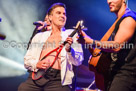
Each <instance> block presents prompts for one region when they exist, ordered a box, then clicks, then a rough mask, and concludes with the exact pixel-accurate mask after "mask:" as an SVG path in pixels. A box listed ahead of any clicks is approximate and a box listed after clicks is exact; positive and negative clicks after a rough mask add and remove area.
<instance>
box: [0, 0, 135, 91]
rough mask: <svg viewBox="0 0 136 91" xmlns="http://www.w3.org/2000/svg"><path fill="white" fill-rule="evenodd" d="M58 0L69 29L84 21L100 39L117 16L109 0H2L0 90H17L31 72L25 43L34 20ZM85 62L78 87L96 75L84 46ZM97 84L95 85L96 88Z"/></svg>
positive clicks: (131, 4)
mask: <svg viewBox="0 0 136 91" xmlns="http://www.w3.org/2000/svg"><path fill="white" fill-rule="evenodd" d="M128 1H129V3H128V6H129V8H130V9H132V10H134V11H136V7H135V6H136V1H135V0H128ZM56 2H62V3H65V4H66V7H67V10H66V11H67V23H66V28H68V29H71V28H73V26H75V25H76V23H77V21H78V20H84V25H85V26H86V27H87V28H88V31H86V33H87V34H88V35H90V36H91V37H92V38H94V39H95V40H100V39H101V38H102V36H103V35H104V34H105V32H106V31H107V30H108V29H109V28H110V26H111V25H112V24H113V22H114V20H115V19H116V16H115V15H114V14H113V13H110V12H109V7H108V5H107V1H106V0H0V18H1V22H0V34H3V35H5V36H6V39H5V40H0V90H1V91H17V88H18V85H19V84H20V83H21V82H23V81H24V80H25V79H26V78H27V76H28V74H27V72H26V70H25V69H24V66H23V57H24V55H25V53H26V44H27V43H28V41H29V38H30V37H31V35H32V32H33V29H34V27H35V26H34V25H33V22H34V21H38V20H44V16H45V14H46V11H47V9H48V8H49V7H50V5H52V4H53V3H56ZM83 49H84V58H85V60H84V62H83V65H81V66H80V67H78V68H77V74H76V82H75V83H76V86H78V87H84V88H86V87H88V86H89V85H90V84H91V82H92V81H93V80H94V75H93V73H92V72H90V71H89V70H88V58H89V56H90V53H89V51H88V50H87V49H86V48H85V47H84V46H83ZM93 87H94V86H92V88H93Z"/></svg>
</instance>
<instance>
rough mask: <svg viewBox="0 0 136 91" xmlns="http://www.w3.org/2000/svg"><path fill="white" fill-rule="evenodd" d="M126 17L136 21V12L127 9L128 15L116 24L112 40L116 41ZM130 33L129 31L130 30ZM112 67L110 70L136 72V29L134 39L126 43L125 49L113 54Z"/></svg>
mask: <svg viewBox="0 0 136 91" xmlns="http://www.w3.org/2000/svg"><path fill="white" fill-rule="evenodd" d="M126 17H132V18H133V19H134V20H135V21H136V12H134V11H132V10H130V9H128V8H127V9H126V13H125V14H124V15H123V16H122V18H121V20H120V21H119V22H118V23H117V24H116V26H115V29H114V32H113V33H112V36H111V37H112V40H113V39H114V37H115V35H116V33H117V31H118V28H119V24H120V23H121V21H122V20H123V19H125V18H126ZM128 31H129V30H128ZM111 60H112V62H111V66H110V69H111V70H113V71H116V72H117V71H118V70H128V71H133V72H135V71H136V29H135V33H134V35H133V36H132V38H131V39H130V40H129V41H128V42H127V43H125V45H124V46H123V48H122V49H121V50H120V51H119V52H118V53H111Z"/></svg>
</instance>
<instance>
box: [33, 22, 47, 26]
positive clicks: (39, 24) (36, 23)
mask: <svg viewBox="0 0 136 91" xmlns="http://www.w3.org/2000/svg"><path fill="white" fill-rule="evenodd" d="M43 23H44V26H47V24H46V23H45V22H43ZM33 25H36V26H37V25H38V26H43V24H42V23H40V22H38V21H37V22H33Z"/></svg>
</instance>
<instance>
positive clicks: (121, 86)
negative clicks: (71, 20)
mask: <svg viewBox="0 0 136 91" xmlns="http://www.w3.org/2000/svg"><path fill="white" fill-rule="evenodd" d="M107 3H108V5H109V8H110V11H111V12H114V13H115V14H116V16H117V18H118V16H119V15H120V14H121V13H122V12H124V11H125V13H124V15H123V16H122V17H121V19H120V20H119V21H118V22H117V23H116V26H115V28H114V31H113V33H112V35H111V37H112V40H111V41H107V40H105V41H98V40H94V39H92V38H91V37H89V36H88V35H87V34H85V32H83V31H82V32H81V35H82V36H83V37H82V38H81V37H78V41H79V42H80V43H87V44H91V45H92V47H93V48H96V47H97V48H99V49H100V50H101V52H105V53H107V54H109V55H110V57H109V56H107V58H110V66H109V68H108V71H107V74H106V77H107V78H108V79H104V81H106V84H105V89H104V88H100V86H98V88H99V89H102V90H105V91H135V90H136V48H135V47H136V13H135V12H134V11H131V10H130V9H129V8H128V7H127V0H107ZM83 39H84V41H83ZM92 58H93V55H92ZM92 58H90V59H92ZM90 61H91V60H90ZM102 61H105V59H103V60H99V62H102ZM106 63H107V62H105V64H106ZM103 66H104V65H101V67H103ZM97 70H101V69H97ZM104 76H105V75H104ZM106 77H104V78H106ZM100 81H102V79H101V80H100ZM96 85H97V84H96Z"/></svg>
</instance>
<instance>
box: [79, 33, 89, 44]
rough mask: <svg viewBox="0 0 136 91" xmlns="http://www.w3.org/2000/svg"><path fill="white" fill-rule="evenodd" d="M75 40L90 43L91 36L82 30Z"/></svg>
mask: <svg viewBox="0 0 136 91" xmlns="http://www.w3.org/2000/svg"><path fill="white" fill-rule="evenodd" d="M77 41H78V42H79V43H81V44H85V43H87V44H90V43H91V38H90V37H89V36H88V35H87V34H86V33H85V32H84V31H80V32H79V36H77Z"/></svg>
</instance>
